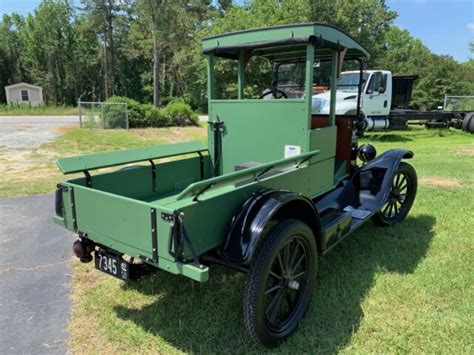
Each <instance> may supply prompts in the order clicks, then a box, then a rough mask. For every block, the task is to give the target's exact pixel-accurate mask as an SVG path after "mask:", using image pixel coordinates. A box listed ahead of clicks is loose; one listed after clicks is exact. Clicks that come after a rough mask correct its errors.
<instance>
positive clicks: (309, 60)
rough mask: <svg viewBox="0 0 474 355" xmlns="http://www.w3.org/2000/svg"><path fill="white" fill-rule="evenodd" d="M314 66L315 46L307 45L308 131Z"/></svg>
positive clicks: (305, 84) (306, 96)
mask: <svg viewBox="0 0 474 355" xmlns="http://www.w3.org/2000/svg"><path fill="white" fill-rule="evenodd" d="M313 64H314V45H313V44H312V43H308V44H307V45H306V72H305V80H304V86H305V88H304V92H305V99H306V104H307V106H308V129H310V128H311V108H312V103H313Z"/></svg>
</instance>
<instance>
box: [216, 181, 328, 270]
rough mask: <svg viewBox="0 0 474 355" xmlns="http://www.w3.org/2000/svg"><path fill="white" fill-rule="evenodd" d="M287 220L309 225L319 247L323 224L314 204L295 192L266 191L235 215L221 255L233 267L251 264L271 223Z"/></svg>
mask: <svg viewBox="0 0 474 355" xmlns="http://www.w3.org/2000/svg"><path fill="white" fill-rule="evenodd" d="M284 218H295V219H299V220H302V221H303V222H305V223H307V224H308V225H309V226H310V227H311V229H312V230H313V233H314V235H315V237H316V242H317V244H318V247H319V246H320V240H321V227H320V226H321V224H320V220H319V214H318V212H317V210H316V208H315V206H314V203H313V202H312V201H311V200H310V199H309V198H307V197H305V196H302V195H300V194H297V193H294V192H290V191H275V190H267V191H264V192H261V193H258V194H255V195H254V196H252V197H251V198H249V199H248V200H247V201H246V202H245V203H244V204H243V206H242V209H241V210H240V212H239V213H238V214H237V215H235V216H234V218H233V219H232V223H231V226H230V228H229V232H228V234H227V238H226V240H225V242H224V243H223V245H222V247H221V249H220V254H221V256H222V257H223V258H224V259H225V260H226V261H227V262H229V263H232V264H234V265H249V264H250V263H251V261H252V257H253V255H254V253H255V250H256V249H257V247H258V245H259V242H260V240H261V237H262V236H263V235H264V234H265V233H266V232H267V230H266V227H267V226H269V222H270V221H272V220H280V219H284Z"/></svg>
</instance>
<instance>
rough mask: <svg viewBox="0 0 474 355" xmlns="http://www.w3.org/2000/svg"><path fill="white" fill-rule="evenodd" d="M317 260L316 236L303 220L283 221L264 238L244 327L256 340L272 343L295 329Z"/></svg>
mask: <svg viewBox="0 0 474 355" xmlns="http://www.w3.org/2000/svg"><path fill="white" fill-rule="evenodd" d="M317 262H318V253H317V246H316V241H315V237H314V235H313V232H312V230H311V228H309V227H308V225H306V224H305V223H303V222H301V221H298V220H295V219H287V220H283V221H282V222H280V223H278V224H277V225H275V226H274V227H273V228H272V229H271V230H270V231H269V232H268V234H267V235H266V236H265V237H264V240H263V241H262V242H261V245H260V246H259V249H258V251H257V254H256V255H255V258H254V260H253V262H252V265H251V268H250V272H249V275H248V278H247V282H246V285H245V295H244V302H243V307H244V309H243V311H244V322H245V326H246V327H247V330H248V331H249V333H250V335H251V337H252V338H253V340H254V341H255V342H256V343H257V344H259V345H263V346H266V347H269V348H273V347H275V346H278V345H279V344H280V343H281V342H282V341H284V340H285V339H286V338H288V337H289V336H290V335H291V334H292V333H293V332H294V331H295V330H296V328H297V327H298V325H299V322H300V320H301V318H302V317H303V316H304V314H305V313H306V311H307V309H308V306H309V302H310V300H311V294H312V292H313V289H314V286H315V282H316V274H317V269H318V266H317ZM285 266H286V267H285Z"/></svg>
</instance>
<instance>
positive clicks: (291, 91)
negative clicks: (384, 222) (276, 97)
mask: <svg viewBox="0 0 474 355" xmlns="http://www.w3.org/2000/svg"><path fill="white" fill-rule="evenodd" d="M304 75H305V63H304V62H298V63H284V64H280V65H278V81H277V89H278V90H281V91H283V92H284V93H285V94H286V95H287V96H288V98H289V99H299V98H302V97H304Z"/></svg>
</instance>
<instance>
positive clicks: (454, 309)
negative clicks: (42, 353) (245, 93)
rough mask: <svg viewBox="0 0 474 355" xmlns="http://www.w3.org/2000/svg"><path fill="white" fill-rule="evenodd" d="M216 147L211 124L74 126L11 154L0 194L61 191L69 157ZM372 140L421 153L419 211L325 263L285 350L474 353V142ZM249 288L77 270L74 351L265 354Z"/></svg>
mask: <svg viewBox="0 0 474 355" xmlns="http://www.w3.org/2000/svg"><path fill="white" fill-rule="evenodd" d="M204 138H205V128H204V127H191V128H166V129H145V130H130V131H128V132H125V131H99V130H98V131H94V130H79V129H65V130H64V132H63V135H62V136H60V137H59V138H58V139H56V140H55V141H54V142H51V143H47V144H45V145H43V146H41V147H40V148H39V149H35V150H25V151H20V152H12V151H10V150H6V149H3V150H1V149H0V163H1V165H2V167H3V168H4V173H3V175H2V180H1V182H0V195H1V196H12V195H20V194H30V193H43V192H52V191H54V189H55V184H56V183H57V182H58V181H60V180H61V179H62V177H61V175H60V174H59V173H58V171H57V168H56V167H55V165H54V160H55V159H56V158H57V157H59V156H68V155H75V154H81V153H87V152H96V151H103V150H115V149H124V148H133V147H138V146H145V145H153V144H158V143H164V142H177V141H184V140H191V139H201V140H204ZM363 141H365V142H366V141H370V142H371V143H372V144H374V145H375V146H376V148H377V150H378V151H379V152H382V151H384V150H386V149H390V148H395V147H406V148H408V149H411V150H413V151H414V153H415V157H414V159H413V160H412V161H411V162H410V163H411V164H413V165H414V166H415V168H416V169H417V173H418V177H419V188H418V195H417V199H416V201H415V205H414V207H413V209H412V211H411V213H410V214H409V216H408V218H407V219H406V220H405V221H404V222H402V223H401V224H399V225H396V226H393V227H390V228H379V227H375V226H374V225H372V224H371V223H368V224H367V225H366V226H364V227H362V229H360V230H359V231H358V232H356V233H355V234H354V235H353V236H352V237H351V238H349V239H348V240H346V241H345V242H343V243H342V244H341V245H339V246H338V247H336V249H335V250H334V251H333V252H331V253H330V254H329V255H328V256H327V257H325V258H321V259H320V261H319V276H318V287H317V290H316V291H315V293H314V295H313V300H312V303H311V307H310V309H309V312H308V313H307V315H306V316H305V318H304V320H303V321H302V323H301V326H300V328H299V330H298V332H297V333H296V335H295V336H293V337H292V338H290V339H289V340H288V342H286V343H285V344H283V345H282V346H281V347H280V348H279V349H277V350H276V352H283V353H315V352H330V353H334V352H345V353H367V352H375V353H385V352H391V353H400V352H417V353H419V352H424V353H434V352H436V353H442V352H443V353H444V352H449V353H454V354H457V353H472V352H473V351H474V349H473V348H474V346H473V344H474V319H473V317H474V316H473V315H474V259H473V255H474V242H473V237H474V234H473V226H474V214H473V213H472V211H473V209H474V136H473V135H468V134H464V133H462V132H459V131H452V130H451V131H449V132H443V133H439V132H438V131H435V130H425V129H422V128H420V129H413V130H412V131H409V132H387V133H373V134H368V135H367V136H366V137H365V138H364V139H363ZM15 154H18V155H16V156H15ZM72 241H73V239H72V238H71V243H72ZM244 282H245V275H243V274H237V273H234V272H232V271H229V270H227V269H224V268H220V267H213V268H212V269H211V278H210V281H209V282H207V283H203V284H199V283H196V282H194V281H191V280H189V279H187V278H184V277H179V276H174V275H171V274H168V273H166V272H165V271H158V272H157V273H156V274H154V275H152V276H149V277H146V278H143V279H141V280H139V281H135V282H131V283H127V284H125V283H123V282H121V281H119V280H116V279H113V278H111V277H108V276H106V275H105V274H102V273H100V272H98V271H96V270H94V268H93V265H92V263H91V264H80V263H79V262H76V261H74V275H73V282H72V299H73V310H72V316H71V320H70V324H69V334H70V343H69V347H70V350H71V351H72V352H77V353H97V352H100V353H113V352H129V353H152V352H154V353H155V352H159V353H179V352H202V353H223V352H235V353H243V352H258V353H260V352H262V351H263V349H259V348H256V347H255V346H254V345H253V344H252V343H251V341H250V339H249V337H248V336H247V334H246V331H245V329H244V325H243V320H242V310H241V307H242V296H243V294H242V291H243V286H244Z"/></svg>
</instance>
